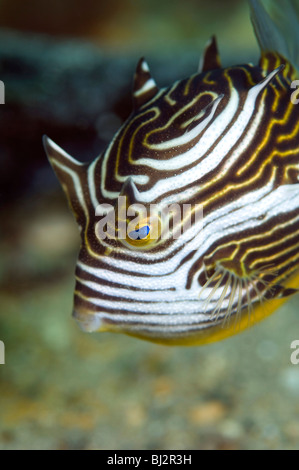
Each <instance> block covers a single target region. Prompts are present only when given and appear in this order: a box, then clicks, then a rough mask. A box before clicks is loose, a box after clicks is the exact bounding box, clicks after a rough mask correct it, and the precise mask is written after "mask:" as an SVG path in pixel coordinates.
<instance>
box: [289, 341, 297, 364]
mask: <svg viewBox="0 0 299 470" xmlns="http://www.w3.org/2000/svg"><path fill="white" fill-rule="evenodd" d="M290 348H291V349H294V351H293V352H292V354H291V357H290V361H291V363H292V364H294V366H296V365H297V364H299V339H295V340H294V341H292V342H291V344H290Z"/></svg>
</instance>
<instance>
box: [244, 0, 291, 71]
mask: <svg viewBox="0 0 299 470" xmlns="http://www.w3.org/2000/svg"><path fill="white" fill-rule="evenodd" d="M249 5H250V11H251V21H252V23H253V27H254V30H255V34H256V37H257V40H258V42H259V45H260V48H261V50H262V52H267V51H272V52H278V53H279V54H281V55H282V56H284V57H285V58H286V59H287V60H288V61H289V62H290V63H291V64H292V65H293V66H294V67H295V68H296V69H297V71H298V70H299V0H249Z"/></svg>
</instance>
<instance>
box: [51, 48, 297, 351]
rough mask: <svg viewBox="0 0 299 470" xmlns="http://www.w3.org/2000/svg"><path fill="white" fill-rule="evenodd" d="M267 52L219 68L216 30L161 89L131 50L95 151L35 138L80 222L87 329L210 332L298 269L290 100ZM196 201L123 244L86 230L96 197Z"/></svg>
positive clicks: (280, 292)
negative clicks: (94, 154)
mask: <svg viewBox="0 0 299 470" xmlns="http://www.w3.org/2000/svg"><path fill="white" fill-rule="evenodd" d="M292 78H293V69H292V67H291V66H290V64H288V63H286V61H285V60H284V59H282V58H281V57H280V56H279V55H278V54H274V53H268V54H263V55H262V58H261V61H260V64H259V66H251V65H241V66H235V67H230V68H225V69H222V68H221V67H220V62H219V58H218V53H217V47H216V43H215V39H213V40H212V41H211V42H210V44H209V46H208V47H207V48H206V51H205V53H204V56H203V59H202V61H201V71H200V72H199V73H197V74H195V75H193V76H191V77H189V78H187V79H184V80H181V81H178V82H176V83H174V84H173V85H172V86H171V87H169V88H166V89H158V87H157V85H156V83H155V81H154V80H153V79H152V77H151V75H150V72H149V68H148V65H147V64H146V62H145V61H144V59H142V60H141V61H140V62H139V64H138V66H137V71H136V75H135V81H134V88H133V112H132V114H131V116H130V117H129V119H128V120H127V121H126V122H125V123H124V125H123V126H122V128H121V129H120V130H119V132H118V133H117V134H116V136H115V137H114V139H113V141H112V142H111V144H110V145H109V146H108V148H107V149H106V151H105V152H104V154H103V155H101V156H100V157H99V158H97V159H96V160H95V161H93V162H91V163H90V164H89V165H85V164H80V163H79V162H77V161H76V160H74V159H73V158H72V157H70V156H69V155H67V154H66V153H65V152H64V151H63V150H61V149H60V148H59V147H58V146H57V145H56V144H54V143H53V142H52V141H51V140H50V139H47V138H46V139H45V146H46V150H47V153H48V156H49V159H50V161H51V164H52V165H53V168H54V170H55V172H56V174H57V176H58V178H59V179H60V181H61V183H62V185H63V187H64V190H65V192H66V193H67V195H68V199H69V202H70V205H71V207H72V209H73V211H74V213H75V215H76V218H77V222H78V224H79V226H80V229H81V234H82V246H81V250H80V254H79V260H78V264H77V269H76V280H77V282H76V289H75V305H74V316H75V318H76V319H77V320H78V321H79V323H80V324H81V326H82V327H83V329H85V330H87V331H97V330H110V329H112V330H116V331H122V332H125V333H128V334H133V335H136V336H140V337H143V338H147V339H151V340H158V341H165V342H167V341H168V340H178V341H180V339H182V338H185V339H188V338H189V337H190V338H196V337H197V335H201V334H202V332H203V331H204V332H205V334H206V335H207V336H208V335H209V334H210V333H211V332H212V331H213V329H215V328H218V327H219V325H223V324H224V325H225V324H229V323H230V321H231V319H232V318H235V319H236V320H237V321H238V319H239V318H241V316H242V315H244V314H245V315H250V314H251V313H252V316H254V311H255V307H256V305H259V304H260V302H261V301H262V302H263V301H264V300H265V299H275V298H278V297H283V296H288V295H290V294H292V293H293V292H295V290H294V289H288V288H285V287H284V285H285V282H286V281H287V280H288V279H290V278H291V277H292V276H294V275H295V274H296V273H298V270H299V250H298V248H299V132H298V131H299V108H298V107H297V106H295V105H293V104H292V103H291V101H290V95H291V92H292V90H291V88H290V82H291V80H292ZM120 194H125V195H127V197H128V198H129V200H130V202H131V203H132V202H138V203H141V204H144V205H145V206H146V207H148V206H149V205H150V204H156V205H157V206H161V207H162V206H165V205H167V204H172V203H178V204H184V203H186V204H191V205H195V204H201V205H202V206H203V216H204V217H203V228H202V230H200V229H199V227H197V226H196V225H195V224H194V225H192V227H191V229H190V230H188V231H186V232H185V233H183V234H182V235H181V236H180V237H179V238H178V239H168V240H164V241H163V242H160V243H158V244H155V243H154V244H153V246H152V247H151V248H150V249H147V250H134V249H130V248H129V247H127V246H125V245H124V244H123V243H121V241H120V240H107V239H105V240H102V239H100V238H98V237H97V235H96V231H95V225H96V223H97V221H98V220H99V219H98V218H97V217H96V216H95V210H96V208H97V206H98V205H99V204H103V203H109V204H115V203H116V201H117V198H118V196H119V195H120Z"/></svg>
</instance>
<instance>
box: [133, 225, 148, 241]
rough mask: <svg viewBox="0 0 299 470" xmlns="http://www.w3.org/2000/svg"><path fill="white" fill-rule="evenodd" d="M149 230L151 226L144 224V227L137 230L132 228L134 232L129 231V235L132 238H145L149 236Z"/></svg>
mask: <svg viewBox="0 0 299 470" xmlns="http://www.w3.org/2000/svg"><path fill="white" fill-rule="evenodd" d="M149 231H150V228H149V226H148V225H144V226H143V227H141V228H138V229H137V230H132V232H130V233H129V237H130V238H131V240H143V239H144V238H146V237H147V236H148V234H149Z"/></svg>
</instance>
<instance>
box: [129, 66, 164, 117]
mask: <svg viewBox="0 0 299 470" xmlns="http://www.w3.org/2000/svg"><path fill="white" fill-rule="evenodd" d="M158 91H159V89H158V87H157V84H156V82H155V80H154V79H153V78H152V76H151V73H150V69H149V66H148V64H147V62H146V61H145V59H144V58H143V57H142V58H141V59H140V60H139V62H138V64H137V67H136V72H135V75H134V85H133V107H134V109H138V108H140V106H142V105H143V104H145V103H147V102H148V101H149V100H150V99H152V98H153V97H154V96H155V95H156V94H157V93H158Z"/></svg>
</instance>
